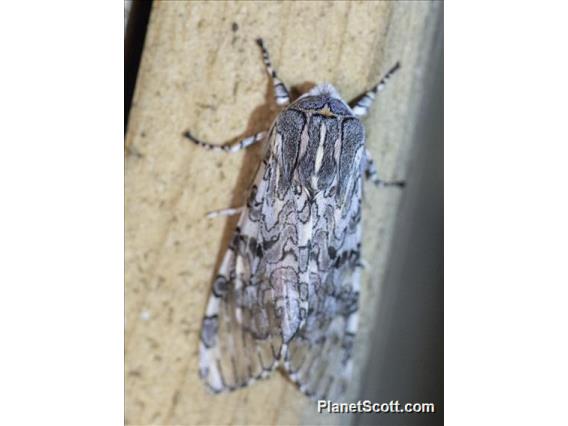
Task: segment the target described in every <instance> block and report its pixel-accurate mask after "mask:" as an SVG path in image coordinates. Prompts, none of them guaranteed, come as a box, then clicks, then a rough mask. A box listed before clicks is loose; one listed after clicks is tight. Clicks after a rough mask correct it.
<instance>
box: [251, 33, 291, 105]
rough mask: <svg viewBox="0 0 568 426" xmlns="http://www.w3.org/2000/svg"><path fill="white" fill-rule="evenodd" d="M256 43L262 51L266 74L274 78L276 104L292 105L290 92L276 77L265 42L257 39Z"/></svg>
mask: <svg viewBox="0 0 568 426" xmlns="http://www.w3.org/2000/svg"><path fill="white" fill-rule="evenodd" d="M256 43H257V44H258V45H259V46H260V49H261V50H262V59H263V61H264V66H265V67H266V73H267V74H268V75H269V76H270V77H271V78H272V85H273V88H274V97H275V98H276V103H277V104H278V105H279V106H284V105H288V104H289V103H290V92H288V89H287V88H286V86H285V85H284V83H282V81H281V80H280V79H279V78H278V76H277V75H276V71H275V70H274V68H272V63H271V62H270V56H269V54H268V49H266V46H265V45H264V41H263V40H262V39H261V38H257V39H256Z"/></svg>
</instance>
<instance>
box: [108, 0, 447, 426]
mask: <svg viewBox="0 0 568 426" xmlns="http://www.w3.org/2000/svg"><path fill="white" fill-rule="evenodd" d="M440 7H441V4H440V3H430V2H404V3H395V2H370V1H366V2H365V1H363V2H315V1H313V2H312V1H310V2H299V1H298V2H278V3H277V2H252V1H250V2H173V1H171V2H170V1H167V2H166V1H163V2H160V1H156V2H154V6H153V10H152V14H151V17H150V24H149V29H148V33H147V36H146V42H145V48H144V54H143V58H142V63H141V67H140V71H139V75H138V80H137V87H136V92H135V97H134V100H133V104H132V110H131V112H130V122H129V126H128V131H127V137H126V150H125V167H126V170H125V194H126V195H125V197H126V199H125V203H126V213H125V214H126V218H125V221H126V236H125V238H126V258H125V262H126V264H125V271H126V277H125V286H126V288H125V293H126V306H125V316H126V318H125V324H126V329H125V383H126V385H125V386H126V398H125V415H126V419H125V421H126V423H127V424H133V425H134V424H136V425H142V424H144V425H145V424H183V425H194V424H215V425H241V424H243V425H244V424H288V425H292V424H348V423H349V422H350V417H349V416H347V415H322V414H318V413H317V411H316V404H315V403H314V402H312V401H310V400H308V399H307V398H306V397H304V396H303V395H302V394H301V393H300V392H299V391H298V390H297V389H296V388H295V386H294V385H293V384H291V383H290V382H289V381H287V380H286V379H285V378H284V376H283V375H282V374H281V373H279V372H276V373H275V374H273V376H272V377H271V378H270V379H269V380H266V381H263V382H260V383H256V384H254V386H252V387H250V388H248V389H242V390H239V391H237V392H234V393H231V394H225V395H217V396H214V395H210V394H209V393H207V391H206V390H205V388H204V386H203V385H202V383H201V382H200V380H199V379H198V374H197V367H198V358H197V355H198V341H199V330H200V326H201V317H202V315H203V313H204V310H205V305H206V301H207V298H208V296H209V293H210V288H211V282H212V278H213V276H214V274H215V269H216V267H217V265H218V264H219V262H220V259H221V256H222V255H223V250H224V249H225V248H226V246H227V241H228V238H229V237H230V234H231V231H232V229H233V227H234V224H235V220H234V219H226V218H217V219H207V218H206V217H205V214H206V212H208V211H211V210H215V209H220V208H225V207H229V206H239V205H242V204H244V200H245V198H246V189H247V187H248V184H249V183H250V181H251V179H252V175H253V173H254V171H255V169H256V167H257V165H258V162H259V161H260V149H259V148H260V147H253V148H251V149H250V150H249V151H247V152H242V153H237V154H223V153H212V152H208V151H205V150H203V149H200V148H199V147H196V146H194V145H192V144H190V143H189V142H188V141H187V140H185V139H184V138H183V137H182V133H183V131H184V130H187V129H191V130H192V132H193V133H194V134H195V135H198V136H199V137H201V138H202V139H204V140H207V141H210V142H215V143H226V142H229V141H232V140H235V139H236V138H237V137H241V136H247V135H250V134H252V133H254V132H257V131H260V130H263V129H267V128H268V127H269V125H270V123H271V121H272V119H273V118H274V116H275V114H276V113H277V111H278V110H277V108H276V106H275V105H274V104H273V98H272V94H271V84H270V81H269V79H268V78H267V76H266V74H265V72H264V68H263V64H262V60H261V55H260V53H259V50H258V47H257V46H256V44H255V42H254V40H255V38H256V37H259V36H261V37H263V38H264V39H265V41H266V44H267V46H268V48H269V50H270V53H271V56H272V61H273V63H274V66H275V68H276V69H277V71H278V73H279V76H280V78H281V79H282V80H284V82H285V83H286V84H287V85H288V86H289V87H290V86H291V87H296V88H305V87H308V86H309V84H312V83H317V82H323V81H327V82H331V83H332V84H334V86H335V87H336V88H337V89H338V90H339V91H340V93H341V94H342V95H343V97H344V98H345V99H351V98H353V97H354V96H356V95H358V94H360V93H361V92H363V91H364V90H366V89H368V88H370V87H371V86H372V85H373V84H375V83H376V82H378V80H379V78H380V76H381V75H382V73H384V72H385V71H386V70H387V69H388V68H389V67H390V66H392V65H393V64H394V63H395V62H396V61H397V60H400V61H401V64H402V68H401V70H400V71H399V72H398V73H397V74H396V75H395V76H394V77H393V78H392V79H391V80H390V81H389V84H388V86H387V88H386V90H385V91H384V92H382V93H381V94H379V97H378V99H377V102H376V103H375V105H374V106H373V108H372V110H371V112H370V115H369V116H368V117H367V118H366V119H365V120H364V124H365V127H366V130H367V138H368V140H367V144H368V147H369V149H370V151H371V152H372V153H373V155H374V158H375V160H376V162H377V165H378V167H379V172H380V175H381V177H383V178H384V179H404V177H405V170H406V167H407V164H408V159H409V153H410V152H411V150H410V149H411V142H412V141H413V140H414V133H413V132H414V125H415V122H416V118H417V115H418V112H419V111H418V107H419V105H421V100H422V99H421V96H422V93H423V91H424V87H423V86H424V78H423V75H424V73H425V70H426V67H427V64H428V54H429V49H430V48H431V44H432V40H433V32H434V29H435V26H436V24H437V17H438V14H437V13H436V12H437V9H438V8H440ZM102 172H104V171H102ZM365 191H366V193H365V196H366V197H365V198H366V200H365V203H364V204H365V209H364V212H363V214H364V235H365V238H364V241H363V256H364V258H365V260H366V261H367V262H368V263H369V265H370V266H369V268H368V269H367V270H366V272H365V273H364V275H363V281H362V291H361V303H360V309H361V319H360V331H359V333H358V336H357V340H356V351H355V360H356V365H357V366H358V368H356V371H355V375H354V378H353V382H352V384H351V386H350V388H349V391H348V395H349V397H350V398H351V399H356V398H357V397H358V389H359V386H360V380H361V377H362V375H363V374H364V371H363V370H364V368H365V366H366V365H367V349H368V340H369V331H370V329H371V328H372V326H373V321H374V312H373V310H374V309H373V308H374V307H375V306H376V305H377V300H378V298H379V297H380V289H381V279H382V277H383V276H384V271H385V266H386V264H387V262H388V253H389V245H390V241H391V238H392V232H391V230H392V228H393V227H392V224H393V220H394V218H395V216H396V212H397V206H398V204H399V202H400V199H401V193H400V192H399V191H397V190H392V189H376V188H374V187H372V186H371V185H367V186H366V188H365Z"/></svg>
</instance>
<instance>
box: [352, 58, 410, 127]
mask: <svg viewBox="0 0 568 426" xmlns="http://www.w3.org/2000/svg"><path fill="white" fill-rule="evenodd" d="M399 68H400V62H397V63H396V64H395V65H394V67H392V68H391V69H390V70H389V72H387V73H386V75H385V76H384V77H383V78H382V80H381V81H379V84H377V85H376V86H375V87H373V88H372V89H371V90H369V91H368V92H366V93H364V94H363V95H362V96H361V97H360V98H358V100H357V102H356V103H355V104H354V105H352V106H351V109H352V110H353V114H355V115H356V116H357V117H364V116H366V115H367V113H368V112H369V108H370V107H371V105H372V104H373V101H374V100H375V97H376V96H377V93H379V92H380V91H382V90H383V89H384V88H385V86H386V84H387V81H388V79H389V78H390V77H391V76H392V75H393V74H394V73H395V72H396V70H398V69H399Z"/></svg>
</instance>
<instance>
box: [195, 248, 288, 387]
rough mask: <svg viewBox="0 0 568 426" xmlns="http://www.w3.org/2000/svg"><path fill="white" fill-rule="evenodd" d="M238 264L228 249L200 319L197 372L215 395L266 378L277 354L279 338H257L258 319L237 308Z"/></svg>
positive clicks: (240, 295)
mask: <svg viewBox="0 0 568 426" xmlns="http://www.w3.org/2000/svg"><path fill="white" fill-rule="evenodd" d="M241 261H242V260H241V257H240V255H239V254H238V253H236V252H235V250H234V248H233V247H231V248H229V250H228V251H227V253H226V254H225V257H224V259H223V264H222V266H221V268H220V270H219V273H218V276H217V278H216V280H215V282H214V284H213V292H212V294H211V296H210V298H209V303H208V305H207V313H206V315H205V317H204V319H203V326H202V332H201V342H200V363H199V373H200V376H201V378H202V379H203V380H204V381H205V383H206V385H207V387H208V388H209V389H210V390H211V391H213V392H215V393H218V392H223V391H231V390H234V389H237V388H239V387H244V386H247V385H249V384H251V383H252V382H254V381H255V380H257V379H261V378H265V377H267V376H268V375H269V374H270V372H271V371H273V370H274V369H275V368H276V366H277V360H278V356H279V352H280V346H281V343H280V342H278V338H279V336H278V335H273V334H272V333H270V332H267V333H266V335H265V336H262V338H259V337H260V336H258V330H259V329H260V328H259V326H256V325H255V324H254V321H255V320H256V321H259V320H260V317H259V316H258V315H257V317H256V318H255V314H253V313H252V312H251V311H250V310H246V309H243V308H242V307H241V305H242V298H243V297H244V291H243V287H240V286H239V282H238V281H239V278H238V266H237V265H238V264H239V263H240V262H241ZM249 297H251V295H250V294H249ZM261 327H262V325H261ZM269 327H270V326H269V325H268V326H265V327H264V328H265V329H267V330H268V329H269Z"/></svg>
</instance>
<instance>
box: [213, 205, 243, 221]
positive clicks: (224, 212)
mask: <svg viewBox="0 0 568 426" xmlns="http://www.w3.org/2000/svg"><path fill="white" fill-rule="evenodd" d="M243 210H244V207H229V208H228V209H220V210H213V211H211V212H209V213H207V218H208V219H213V218H214V217H219V216H235V215H237V214H241V213H242V212H243Z"/></svg>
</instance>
